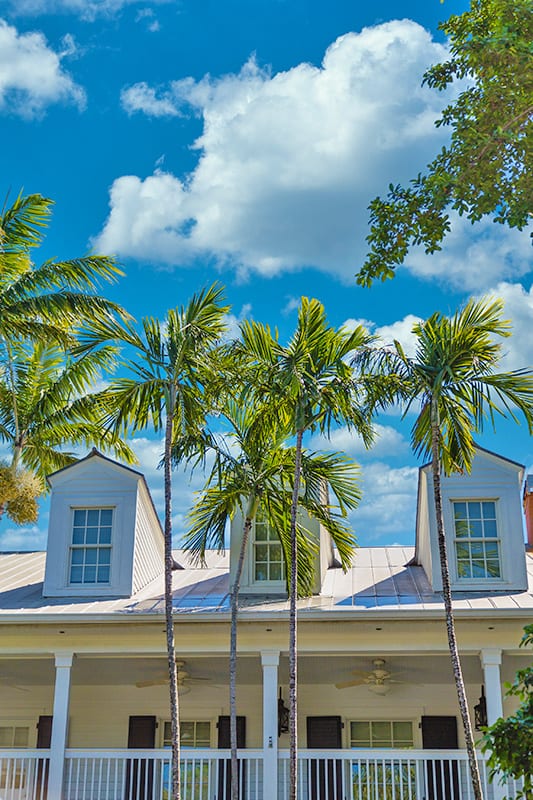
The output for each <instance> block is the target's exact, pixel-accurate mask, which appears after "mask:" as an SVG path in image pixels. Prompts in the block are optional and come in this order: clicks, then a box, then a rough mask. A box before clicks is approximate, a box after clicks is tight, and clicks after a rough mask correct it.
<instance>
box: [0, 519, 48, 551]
mask: <svg viewBox="0 0 533 800" xmlns="http://www.w3.org/2000/svg"><path fill="white" fill-rule="evenodd" d="M46 538H47V531H46V530H41V529H40V528H39V527H38V526H37V525H31V526H21V527H19V528H7V529H6V530H5V531H3V532H2V533H1V534H0V549H1V550H2V551H10V550H13V551H27V550H28V551H29V550H45V549H46Z"/></svg>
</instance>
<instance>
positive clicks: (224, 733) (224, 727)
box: [217, 716, 246, 750]
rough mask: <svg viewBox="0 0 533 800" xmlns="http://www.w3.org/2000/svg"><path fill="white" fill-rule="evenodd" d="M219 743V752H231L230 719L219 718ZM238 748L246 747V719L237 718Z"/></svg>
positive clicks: (225, 717)
mask: <svg viewBox="0 0 533 800" xmlns="http://www.w3.org/2000/svg"><path fill="white" fill-rule="evenodd" d="M217 728H218V743H217V747H218V749H219V750H229V748H230V747H231V742H230V718H229V716H222V717H219V718H218V724H217ZM237 747H246V717H237Z"/></svg>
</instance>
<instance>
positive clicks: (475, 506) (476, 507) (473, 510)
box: [468, 503, 481, 520]
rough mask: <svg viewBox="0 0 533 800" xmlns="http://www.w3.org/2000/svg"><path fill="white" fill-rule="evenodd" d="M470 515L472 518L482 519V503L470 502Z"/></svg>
mask: <svg viewBox="0 0 533 800" xmlns="http://www.w3.org/2000/svg"><path fill="white" fill-rule="evenodd" d="M468 516H469V517H470V519H471V520H472V519H481V503H468Z"/></svg>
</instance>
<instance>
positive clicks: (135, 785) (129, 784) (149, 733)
mask: <svg viewBox="0 0 533 800" xmlns="http://www.w3.org/2000/svg"><path fill="white" fill-rule="evenodd" d="M156 727H157V722H156V718H155V717H151V716H138V717H130V719H129V726H128V749H129V750H141V749H146V748H149V749H153V748H154V747H155V731H156ZM153 796H154V762H153V761H152V760H149V759H146V758H131V759H128V762H127V766H126V791H125V795H124V798H125V800H132V798H134V800H152V798H153Z"/></svg>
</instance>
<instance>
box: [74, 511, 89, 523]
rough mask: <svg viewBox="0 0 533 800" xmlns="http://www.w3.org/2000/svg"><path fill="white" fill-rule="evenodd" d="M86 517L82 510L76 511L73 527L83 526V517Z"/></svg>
mask: <svg viewBox="0 0 533 800" xmlns="http://www.w3.org/2000/svg"><path fill="white" fill-rule="evenodd" d="M86 515H87V512H86V510H85V509H84V508H83V509H82V508H79V509H76V511H75V512H74V525H83V526H85V517H86Z"/></svg>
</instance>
